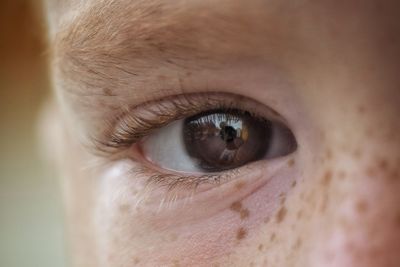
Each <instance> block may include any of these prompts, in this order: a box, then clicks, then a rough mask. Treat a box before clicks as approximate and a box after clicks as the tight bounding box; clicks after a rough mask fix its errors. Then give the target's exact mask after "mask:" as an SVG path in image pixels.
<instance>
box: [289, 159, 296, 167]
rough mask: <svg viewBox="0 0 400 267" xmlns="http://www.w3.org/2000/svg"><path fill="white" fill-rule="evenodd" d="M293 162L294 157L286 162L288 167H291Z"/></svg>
mask: <svg viewBox="0 0 400 267" xmlns="http://www.w3.org/2000/svg"><path fill="white" fill-rule="evenodd" d="M294 162H295V161H294V159H290V160H289V161H288V163H287V164H288V166H289V167H293V165H294Z"/></svg>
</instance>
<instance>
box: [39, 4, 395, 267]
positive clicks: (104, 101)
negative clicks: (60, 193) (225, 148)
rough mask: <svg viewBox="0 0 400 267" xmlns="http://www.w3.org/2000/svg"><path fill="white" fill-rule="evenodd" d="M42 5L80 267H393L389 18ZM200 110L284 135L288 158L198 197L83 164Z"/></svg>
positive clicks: (354, 12)
mask: <svg viewBox="0 0 400 267" xmlns="http://www.w3.org/2000/svg"><path fill="white" fill-rule="evenodd" d="M48 1H49V4H48V7H49V8H48V10H49V11H48V13H49V39H50V45H51V48H52V55H51V57H52V73H53V76H52V77H53V81H54V87H55V95H56V97H55V98H56V100H55V102H54V103H53V105H52V106H51V107H49V109H48V114H47V117H48V119H47V120H48V128H46V132H47V133H48V138H47V140H48V143H50V145H49V153H50V154H51V155H53V159H54V163H55V165H56V167H57V168H58V169H59V172H60V175H61V176H62V186H63V190H64V196H65V206H66V218H67V225H68V237H69V241H70V253H71V263H72V265H73V266H85V267H90V266H268V267H274V266H276V267H281V266H288V267H290V266H293V267H301V266H310V267H320V266H332V267H333V266H335V267H336V266H340V267H347V266H363V267H372V266H379V267H382V266H383V267H396V266H399V265H400V254H399V253H398V251H399V250H400V194H398V191H399V189H400V149H399V148H400V135H399V132H400V122H399V120H398V115H399V112H400V105H399V103H400V90H399V89H398V88H399V85H400V78H399V75H398V70H399V69H400V63H399V62H400V61H399V60H398V59H399V58H400V57H399V56H400V37H399V36H400V23H399V22H398V19H397V17H398V14H397V13H398V12H397V10H398V8H399V4H398V3H397V2H396V1H394V0H383V1H381V0H365V1H355V0H351V1H344V0H339V1H333V0H327V1H317V0H315V1H313V0H309V1H278V0H249V1H240V0H221V1H211V0H206V1H204V0H174V1H167V0H165V1H164V0H151V1H148V0H146V1H145V0H135V1H133V0H119V1H117V0H115V1H105V0H104V1H103V0H92V1H90V0H89V1H83V0H70V1H69V0H57V1H56V0H48ZM197 93H201V97H200V98H199V101H197V102H196V105H194V106H197V104H198V105H199V107H200V106H206V104H207V102H208V103H210V102H212V99H214V98H215V99H221V100H218V101H219V102H223V101H227V102H228V104H229V105H239V107H238V108H242V107H243V108H245V109H252V108H253V109H256V110H255V111H254V112H257V113H260V114H262V115H264V114H267V115H265V116H267V117H268V116H277V117H279V120H281V121H283V122H284V123H285V125H286V126H287V127H288V128H289V129H290V130H291V131H292V132H293V134H294V136H295V138H296V142H297V145H298V146H297V149H296V150H295V151H293V152H292V153H288V154H287V155H285V156H283V157H278V158H273V159H266V160H261V161H257V162H252V163H250V164H247V165H244V166H242V167H240V168H238V169H237V170H236V171H232V172H229V173H227V174H226V175H222V176H221V177H220V178H219V179H220V181H219V182H218V183H217V182H215V183H213V182H209V183H205V184H200V185H199V186H198V188H197V189H196V190H193V187H190V186H187V185H183V186H177V187H176V188H175V187H174V188H172V189H171V186H170V187H169V188H168V186H160V184H162V183H166V181H171V179H174V177H170V176H167V177H169V178H168V179H170V180H168V179H164V178H163V177H165V176H157V177H158V180H156V181H161V182H158V184H157V183H150V184H146V181H147V180H148V179H149V177H153V176H154V175H153V174H154V173H155V172H156V171H157V172H165V170H159V169H157V170H154V168H156V167H154V166H151V167H149V168H145V167H146V166H148V165H149V164H150V163H149V162H146V160H145V157H140V154H141V153H136V154H135V152H134V148H135V145H134V144H132V145H131V144H129V143H128V144H125V145H126V146H124V147H120V148H118V151H117V152H112V153H111V152H110V153H109V154H106V155H104V154H103V153H100V152H104V151H103V150H104V149H99V147H98V146H93V143H95V142H94V140H96V141H97V140H101V143H104V142H107V141H109V140H107V139H108V138H109V136H110V133H112V132H113V131H114V130H115V128H116V125H118V120H119V119H121V118H125V117H127V116H128V118H130V121H134V118H136V117H138V116H147V115H149V114H150V115H151V114H152V112H149V109H150V111H153V110H152V109H151V108H152V107H154V106H157V103H159V102H160V101H169V100H170V99H173V98H175V97H177V96H179V95H193V94H197ZM215 93H218V95H217V96H216V95H215ZM210 99H211V100H210ZM228 100H229V101H228ZM166 103H169V102H166ZM228 104H227V105H228ZM166 105H168V104H166ZM172 106H173V105H172ZM191 112H192V111H191ZM171 113H173V114H175V113H176V114H175V115H177V114H178V113H182V112H181V111H180V112H175V113H174V112H171ZM275 113H277V114H278V115H276V114H275ZM162 115H164V114H162ZM175 115H174V116H175ZM181 115H182V114H181ZM190 115H194V114H188V116H190ZM129 116H130V117H129ZM171 116H172V115H171ZM156 117H157V116H156ZM158 117H160V118H159V120H161V119H162V118H164V117H162V116H158ZM132 118H133V119H132ZM164 119H165V118H164ZM178 119H182V118H176V120H178ZM152 120H156V119H154V118H153V119H152ZM158 123H159V122H158ZM165 124H166V122H165ZM164 126H165V125H163V126H161V125H160V126H159V128H160V129H163V128H162V127H164ZM146 134H147V132H146ZM148 134H149V135H151V134H150V132H148ZM146 136H147V135H146ZM167 145H168V142H165V146H167ZM99 150H102V151H99ZM139 150H140V149H139ZM170 153H171V154H170V155H171V157H172V155H176V153H177V152H176V151H175V150H174V147H173V146H171V152H170ZM174 153H175V154H174ZM138 155H139V156H138ZM150 165H151V164H150ZM189 178H190V177H189Z"/></svg>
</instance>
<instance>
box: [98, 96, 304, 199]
mask: <svg viewBox="0 0 400 267" xmlns="http://www.w3.org/2000/svg"><path fill="white" fill-rule="evenodd" d="M106 140H108V142H102V143H101V148H102V150H103V151H107V152H108V153H111V154H113V153H114V154H120V153H119V152H120V151H123V152H124V153H122V155H123V156H122V157H126V158H129V159H130V160H132V161H133V162H135V164H136V165H135V167H136V170H134V171H132V172H133V173H135V172H136V173H140V174H141V176H145V177H143V178H144V179H147V181H146V182H145V183H147V184H151V186H155V185H161V186H164V187H166V188H167V189H168V190H171V189H174V190H187V191H188V192H189V193H190V194H193V192H192V191H195V190H196V189H197V188H198V187H199V186H201V185H203V184H207V185H212V186H211V187H216V186H218V185H221V184H223V183H227V182H229V181H233V180H235V179H236V178H237V176H238V175H239V173H240V171H241V170H242V169H243V168H245V167H248V166H251V165H253V164H256V163H259V164H262V163H263V162H265V163H267V162H268V161H271V160H274V159H276V158H281V157H284V156H287V155H290V154H291V153H293V152H294V151H296V149H297V142H296V138H295V136H294V134H293V132H292V131H291V130H290V129H289V126H287V123H286V121H285V119H284V118H283V117H281V116H280V115H279V113H277V112H276V111H274V110H273V109H271V108H269V107H267V106H265V105H264V104H261V103H259V102H258V101H255V100H253V99H250V98H247V97H244V96H240V95H235V94H230V93H193V94H187V95H178V96H171V97H167V98H165V99H162V100H159V101H153V102H149V103H145V104H144V105H142V106H139V107H136V108H134V109H132V110H129V109H127V111H126V114H123V115H120V116H119V120H118V122H117V123H116V124H115V125H114V126H113V128H112V130H111V131H109V132H108V133H107V134H106Z"/></svg>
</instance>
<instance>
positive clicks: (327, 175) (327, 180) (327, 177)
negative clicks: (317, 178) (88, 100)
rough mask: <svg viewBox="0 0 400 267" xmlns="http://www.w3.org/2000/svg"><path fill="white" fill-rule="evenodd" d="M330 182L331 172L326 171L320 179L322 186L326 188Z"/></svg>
mask: <svg viewBox="0 0 400 267" xmlns="http://www.w3.org/2000/svg"><path fill="white" fill-rule="evenodd" d="M331 180H332V172H331V171H327V172H326V173H325V175H324V177H323V178H322V185H323V186H328V185H329V184H330V182H331Z"/></svg>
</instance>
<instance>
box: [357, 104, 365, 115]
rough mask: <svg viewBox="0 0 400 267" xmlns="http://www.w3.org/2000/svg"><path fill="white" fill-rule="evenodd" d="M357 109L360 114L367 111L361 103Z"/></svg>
mask: <svg viewBox="0 0 400 267" xmlns="http://www.w3.org/2000/svg"><path fill="white" fill-rule="evenodd" d="M357 111H358V113H360V114H364V113H365V107H364V106H362V105H360V106H358V107H357Z"/></svg>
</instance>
